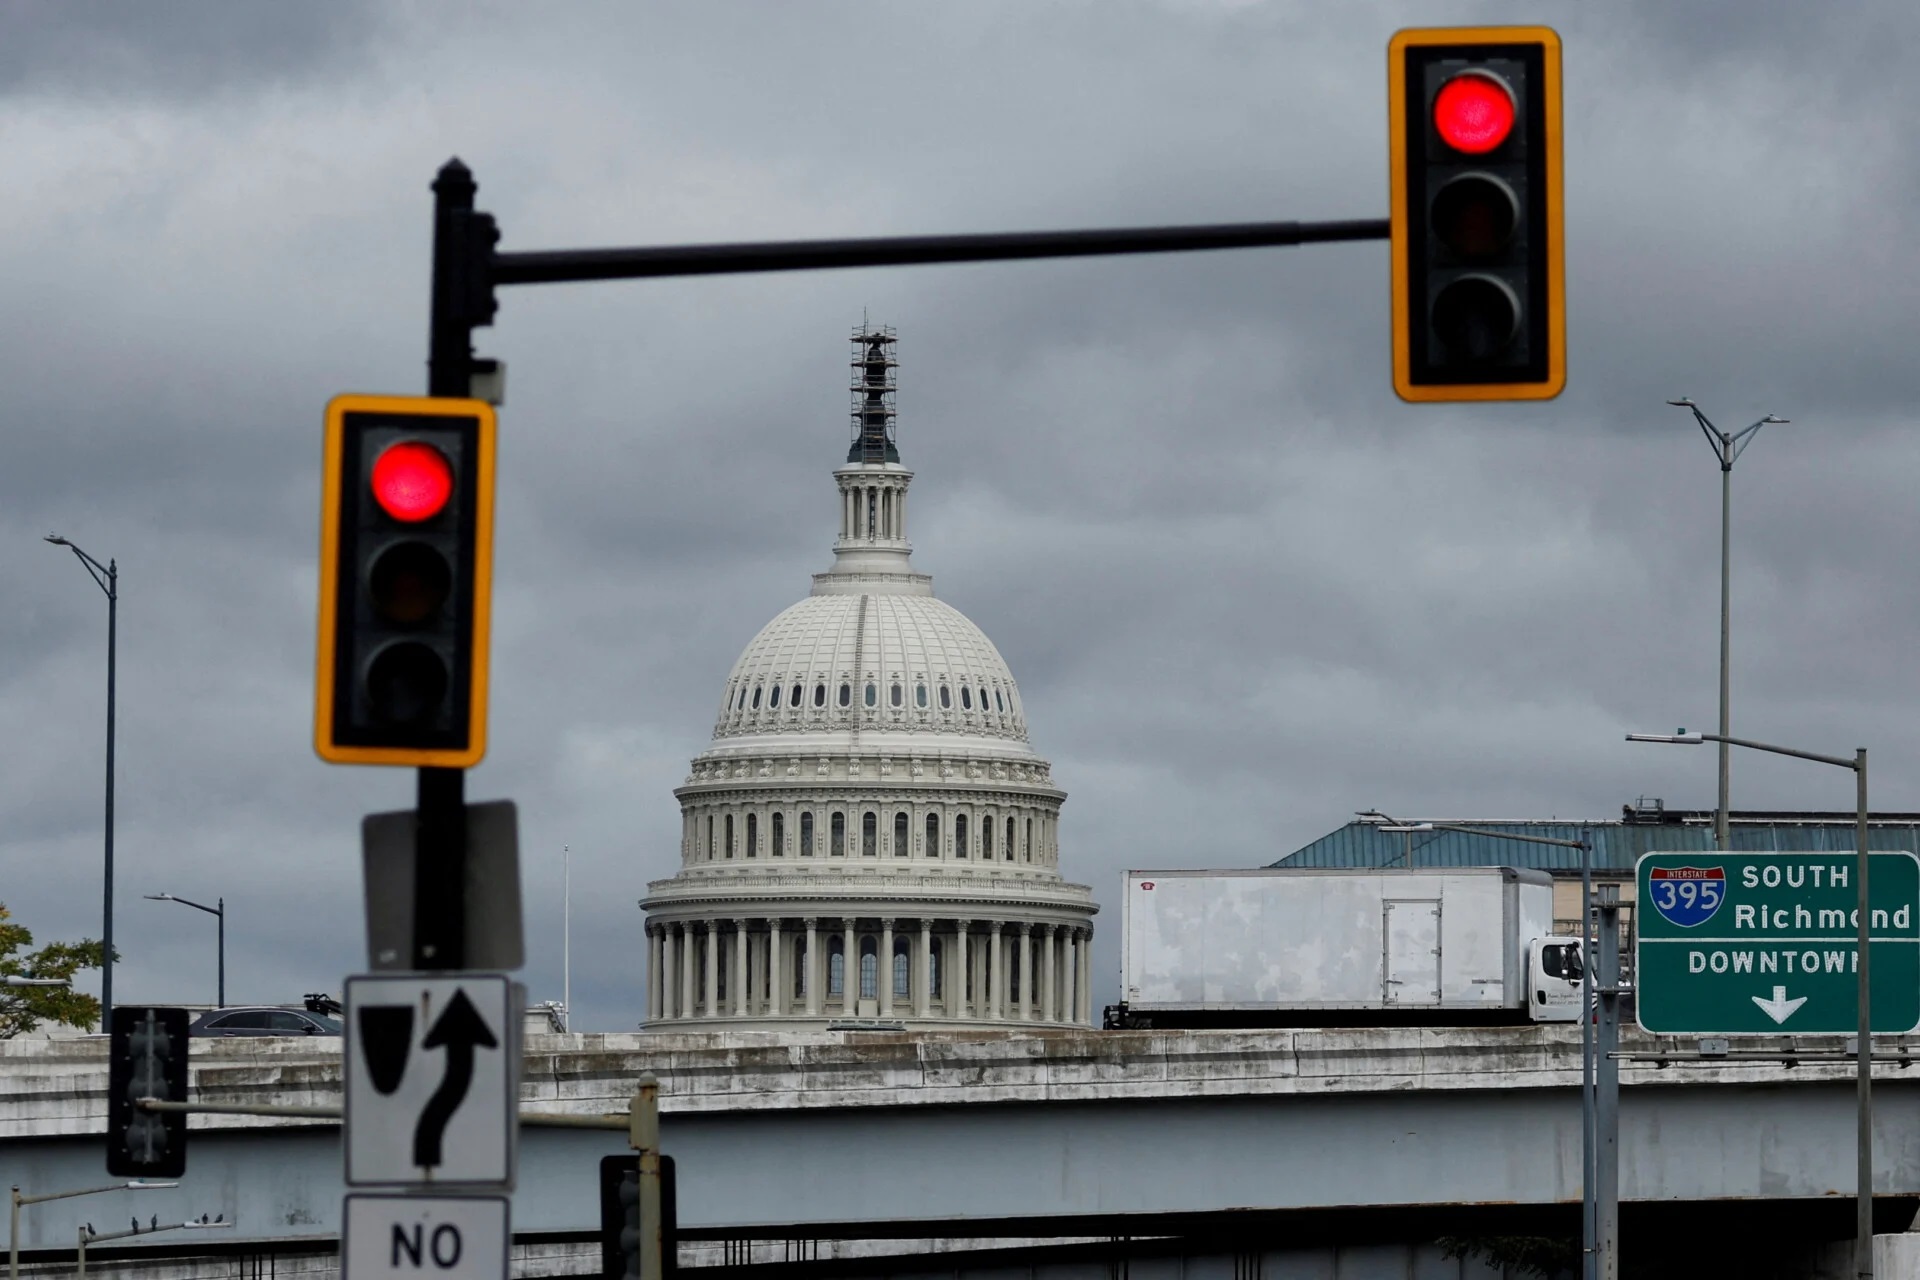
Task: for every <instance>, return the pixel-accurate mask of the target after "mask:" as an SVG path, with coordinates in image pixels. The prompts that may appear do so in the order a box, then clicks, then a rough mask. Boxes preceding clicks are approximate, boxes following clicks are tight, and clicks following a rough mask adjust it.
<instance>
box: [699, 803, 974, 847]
mask: <svg viewBox="0 0 1920 1280" xmlns="http://www.w3.org/2000/svg"><path fill="white" fill-rule="evenodd" d="M707 821H708V823H709V824H711V823H712V821H713V819H711V818H709V819H707ZM927 856H928V857H929V858H937V857H939V856H940V815H939V814H937V813H930V814H928V815H927Z"/></svg>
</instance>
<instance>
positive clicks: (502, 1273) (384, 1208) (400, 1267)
mask: <svg viewBox="0 0 1920 1280" xmlns="http://www.w3.org/2000/svg"><path fill="white" fill-rule="evenodd" d="M341 1220H342V1222H343V1223H344V1228H343V1235H342V1239H341V1243H340V1256H341V1262H342V1267H341V1274H342V1276H343V1280H421V1277H428V1276H430V1277H433V1278H434V1280H506V1275H507V1244H508V1233H507V1201H506V1199H505V1198H504V1197H502V1196H407V1195H354V1196H348V1197H347V1204H346V1212H345V1213H344V1214H342V1215H341Z"/></svg>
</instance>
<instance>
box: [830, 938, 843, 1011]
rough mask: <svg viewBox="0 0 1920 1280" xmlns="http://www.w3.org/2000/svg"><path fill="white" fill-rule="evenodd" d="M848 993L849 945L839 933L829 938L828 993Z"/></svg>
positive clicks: (833, 994)
mask: <svg viewBox="0 0 1920 1280" xmlns="http://www.w3.org/2000/svg"><path fill="white" fill-rule="evenodd" d="M846 993H847V947H846V943H845V942H844V941H842V940H841V937H840V935H839V934H837V933H836V934H834V935H833V936H832V937H831V938H829V939H827V994H828V995H830V996H840V995H845V994H846Z"/></svg>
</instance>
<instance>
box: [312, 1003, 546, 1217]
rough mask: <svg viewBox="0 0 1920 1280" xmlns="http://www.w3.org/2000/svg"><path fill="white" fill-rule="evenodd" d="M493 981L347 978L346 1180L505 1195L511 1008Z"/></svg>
mask: <svg viewBox="0 0 1920 1280" xmlns="http://www.w3.org/2000/svg"><path fill="white" fill-rule="evenodd" d="M517 994H518V989H517V987H516V984H514V983H512V982H510V981H508V979H507V978H506V976H505V975H504V974H491V973H461V974H448V975H445V976H441V975H438V974H419V973H415V974H405V975H395V974H378V975H363V976H360V977H353V978H348V979H347V998H346V1023H347V1034H346V1049H345V1058H346V1063H345V1070H344V1074H345V1077H346V1143H345V1146H346V1165H347V1185H348V1186H352V1187H365V1186H431V1187H466V1188H475V1189H477V1188H488V1189H498V1190H502V1191H508V1190H512V1188H513V1170H514V1156H515V1154H516V1151H515V1139H516V1136H517V1134H518V1132H519V1116H518V1112H519V1074H520V1073H519V1065H520V1036H519V1018H518V1016H517V1014H518V1010H519V1008H520V1003H517V1002H516V1001H515V999H514V997H515V996H516V995H517Z"/></svg>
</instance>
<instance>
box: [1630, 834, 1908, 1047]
mask: <svg viewBox="0 0 1920 1280" xmlns="http://www.w3.org/2000/svg"><path fill="white" fill-rule="evenodd" d="M1868 857H1869V858H1870V859H1871V862H1870V863H1869V866H1868V871H1869V877H1870V878H1869V880H1868V885H1867V887H1868V890H1869V892H1870V894H1871V906H1870V908H1869V911H1870V913H1871V919H1870V923H1871V926H1872V927H1871V930H1870V935H1869V936H1870V937H1871V939H1872V946H1873V956H1872V960H1873V963H1872V965H1871V966H1870V970H1871V972H1870V973H1869V975H1868V978H1869V982H1870V984H1871V990H1870V991H1869V998H1870V999H1871V1001H1872V1006H1873V1030H1874V1032H1875V1033H1876V1034H1880V1033H1899V1032H1907V1031H1912V1030H1914V1028H1915V1027H1916V1026H1917V1025H1920V858H1916V857H1915V856H1914V855H1913V854H1911V853H1906V852H1900V853H1885V852H1881V851H1880V850H1877V849H1876V850H1874V851H1873V852H1872V853H1870V854H1869V855H1868ZM1858 862H1859V855H1858V854H1855V853H1649V854H1646V855H1644V856H1643V857H1642V858H1641V859H1640V861H1639V864H1638V865H1637V867H1636V868H1635V877H1636V880H1637V882H1638V887H1639V897H1638V901H1637V902H1636V904H1635V909H1634V915H1635V926H1636V927H1635V936H1636V941H1635V944H1634V989H1635V995H1636V1003H1637V1004H1638V1007H1639V1014H1640V1025H1641V1026H1642V1027H1643V1028H1645V1029H1646V1030H1648V1031H1651V1032H1654V1033H1656V1034H1659V1035H1716V1036H1729V1035H1731V1036H1740V1035H1749V1036H1752V1035H1782V1034H1788V1035H1848V1034H1852V1033H1856V1032H1858V1030H1859V1028H1860V1012H1859V1009H1860V1006H1859V1001H1858V999H1857V995H1858V988H1859V980H1860V979H1859V970H1858V967H1857V965H1856V963H1855V956H1856V953H1857V952H1858V950H1859V943H1858V941H1857V936H1858V935H1857V930H1858V928H1859V922H1858V916H1857V911H1858V903H1859V893H1860V883H1859V881H1858V880H1857V879H1856V878H1855V870H1854V868H1855V866H1856V865H1857V864H1858Z"/></svg>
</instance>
